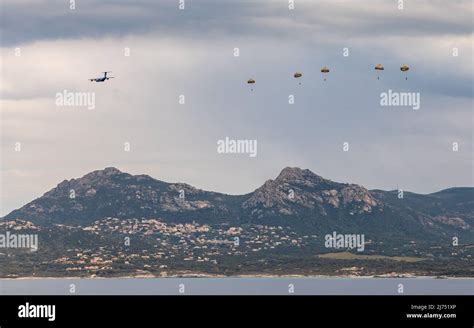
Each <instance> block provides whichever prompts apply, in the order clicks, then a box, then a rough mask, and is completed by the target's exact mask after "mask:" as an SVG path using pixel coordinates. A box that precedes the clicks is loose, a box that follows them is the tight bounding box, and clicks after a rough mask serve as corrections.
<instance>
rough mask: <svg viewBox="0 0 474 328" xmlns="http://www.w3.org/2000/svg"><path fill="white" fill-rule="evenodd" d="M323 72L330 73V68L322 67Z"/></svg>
mask: <svg viewBox="0 0 474 328" xmlns="http://www.w3.org/2000/svg"><path fill="white" fill-rule="evenodd" d="M321 73H329V68H327V67H326V66H324V67H323V68H321Z"/></svg>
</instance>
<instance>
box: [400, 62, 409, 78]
mask: <svg viewBox="0 0 474 328" xmlns="http://www.w3.org/2000/svg"><path fill="white" fill-rule="evenodd" d="M409 69H410V67H409V66H408V65H406V64H403V65H402V66H400V71H402V72H408V70H409ZM405 80H408V77H407V76H405Z"/></svg>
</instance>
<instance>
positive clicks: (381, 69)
mask: <svg viewBox="0 0 474 328" xmlns="http://www.w3.org/2000/svg"><path fill="white" fill-rule="evenodd" d="M374 69H376V70H378V71H383V70H384V69H385V68H384V67H383V65H382V64H377V65H375V67H374Z"/></svg>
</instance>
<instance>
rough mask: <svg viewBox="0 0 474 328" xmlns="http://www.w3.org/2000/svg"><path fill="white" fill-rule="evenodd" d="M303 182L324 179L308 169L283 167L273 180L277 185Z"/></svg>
mask: <svg viewBox="0 0 474 328" xmlns="http://www.w3.org/2000/svg"><path fill="white" fill-rule="evenodd" d="M304 180H310V181H318V180H319V181H323V180H324V179H323V178H322V177H320V176H319V175H317V174H314V173H313V172H311V171H310V170H308V169H300V168H299V167H285V168H284V169H283V170H282V171H281V172H280V174H279V175H278V177H277V178H276V179H275V181H276V182H277V183H285V182H302V181H304Z"/></svg>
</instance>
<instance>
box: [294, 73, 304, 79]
mask: <svg viewBox="0 0 474 328" xmlns="http://www.w3.org/2000/svg"><path fill="white" fill-rule="evenodd" d="M302 76H303V74H301V73H299V72H296V73H295V75H294V77H295V79H297V78H300V77H302Z"/></svg>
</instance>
